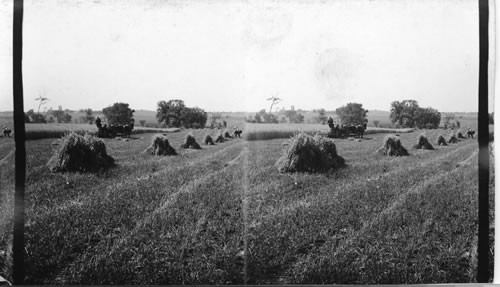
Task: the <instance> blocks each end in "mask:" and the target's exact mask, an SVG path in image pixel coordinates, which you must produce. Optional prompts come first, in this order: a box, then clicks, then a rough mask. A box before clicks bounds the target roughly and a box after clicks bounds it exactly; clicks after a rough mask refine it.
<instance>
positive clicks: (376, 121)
mask: <svg viewBox="0 0 500 287" xmlns="http://www.w3.org/2000/svg"><path fill="white" fill-rule="evenodd" d="M379 123H380V121H379V120H374V121H373V124H374V125H375V127H377V128H378V124H379Z"/></svg>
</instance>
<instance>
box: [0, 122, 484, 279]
mask: <svg viewBox="0 0 500 287" xmlns="http://www.w3.org/2000/svg"><path fill="white" fill-rule="evenodd" d="M247 130H249V131H250V132H251V130H250V129H249V128H248V127H247ZM205 132H206V131H204V130H195V131H193V133H194V135H195V137H196V139H197V140H198V142H201V140H202V138H203V135H204V134H205ZM419 133H420V132H419ZM419 133H416V132H413V133H402V134H401V136H400V137H401V140H402V143H403V145H404V146H406V147H407V148H409V150H410V154H411V155H410V156H409V157H402V158H387V157H383V156H381V155H378V154H376V153H375V150H376V149H378V148H379V147H380V146H381V145H382V141H383V137H384V136H385V135H384V134H372V135H367V136H366V138H365V139H364V140H362V141H361V142H353V141H348V140H336V143H337V149H338V152H339V154H340V155H341V156H343V157H344V158H345V159H346V162H347V166H346V167H345V168H343V169H340V170H337V171H330V172H327V173H321V174H307V173H297V174H281V173H278V171H277V168H276V167H275V166H274V164H275V162H276V161H277V159H278V158H279V156H280V154H281V152H282V150H283V148H284V147H283V146H282V143H283V141H284V140H283V139H273V140H255V141H246V140H244V139H231V140H229V141H227V142H225V143H223V144H218V145H215V146H204V145H203V146H202V147H203V149H202V150H196V151H194V150H182V149H180V148H179V146H180V144H181V142H182V140H183V138H184V135H185V132H179V133H172V134H168V137H169V140H170V142H171V143H172V145H173V146H174V147H175V148H176V150H177V151H178V152H179V153H180V155H178V156H174V157H153V156H150V155H147V154H144V153H142V151H144V150H145V149H146V147H147V146H148V145H149V143H150V138H151V135H152V134H147V133H146V134H138V135H134V136H133V137H132V139H130V140H129V141H121V140H114V139H105V142H106V146H107V150H108V153H109V154H110V155H112V156H113V157H114V158H115V160H116V162H117V166H116V167H114V168H112V169H110V170H108V171H106V172H101V173H99V174H78V173H66V174H52V173H50V172H49V170H48V168H47V166H46V164H47V161H48V159H49V158H50V156H51V154H52V153H53V150H54V149H55V148H56V146H54V145H52V143H53V142H54V139H42V140H31V141H27V142H26V146H27V171H28V176H27V190H26V201H27V206H26V208H27V210H26V211H27V219H26V232H25V235H26V251H27V267H28V268H27V274H28V277H27V279H28V280H27V282H26V283H35V284H242V283H250V284H295V283H299V284H306V283H308V284H316V283H317V284H322V283H356V284H360V283H370V284H375V283H399V284H403V283H407V284H410V283H442V282H456V283H459V282H474V277H475V274H476V253H475V250H476V248H477V237H476V230H477V220H476V218H477V186H478V182H477V169H478V165H477V161H478V157H477V151H478V145H477V141H476V140H463V141H460V142H459V143H458V144H454V145H451V146H448V147H436V146H435V147H436V150H434V151H422V150H418V151H417V150H413V149H411V148H410V147H411V146H412V145H413V144H414V143H416V138H417V136H418V134H419ZM438 133H443V134H447V133H448V131H440V130H433V131H427V132H426V134H427V136H428V137H429V139H430V140H431V142H432V143H433V144H434V142H435V139H436V137H437V134H438ZM12 150H13V141H12V139H5V138H0V159H1V160H0V166H1V169H0V170H1V174H0V184H1V186H2V189H1V192H0V204H1V206H0V226H1V227H0V275H7V274H10V269H9V268H10V266H11V259H10V255H11V254H10V252H11V251H10V248H11V240H12V239H11V236H10V230H11V228H12V208H13V193H14V187H13V182H14V171H13V164H14V156H13V152H12ZM491 158H492V159H493V157H492V156H491ZM490 170H491V172H492V176H491V179H490V190H491V195H492V196H491V206H492V208H493V202H494V198H493V195H494V192H493V191H494V165H493V163H491V164H490ZM492 217H493V213H492ZM492 226H493V225H492ZM492 232H493V229H492Z"/></svg>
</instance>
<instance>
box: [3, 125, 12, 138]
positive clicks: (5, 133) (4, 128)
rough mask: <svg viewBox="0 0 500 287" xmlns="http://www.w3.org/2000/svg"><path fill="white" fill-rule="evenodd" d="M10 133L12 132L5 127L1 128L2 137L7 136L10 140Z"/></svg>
mask: <svg viewBox="0 0 500 287" xmlns="http://www.w3.org/2000/svg"><path fill="white" fill-rule="evenodd" d="M10 133H12V130H11V129H9V128H7V127H3V136H4V137H5V136H7V137H9V138H10Z"/></svg>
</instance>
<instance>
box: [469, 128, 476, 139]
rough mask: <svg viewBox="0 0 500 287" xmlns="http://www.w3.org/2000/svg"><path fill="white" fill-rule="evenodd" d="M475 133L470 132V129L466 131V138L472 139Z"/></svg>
mask: <svg viewBox="0 0 500 287" xmlns="http://www.w3.org/2000/svg"><path fill="white" fill-rule="evenodd" d="M475 133H476V131H473V130H471V129H470V128H469V129H468V130H467V137H468V138H474V134H475Z"/></svg>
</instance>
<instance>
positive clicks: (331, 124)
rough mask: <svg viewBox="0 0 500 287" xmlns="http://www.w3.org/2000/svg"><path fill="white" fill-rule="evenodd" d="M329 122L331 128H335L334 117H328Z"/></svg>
mask: <svg viewBox="0 0 500 287" xmlns="http://www.w3.org/2000/svg"><path fill="white" fill-rule="evenodd" d="M327 123H328V126H329V127H330V128H333V119H332V117H328V121H327Z"/></svg>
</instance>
